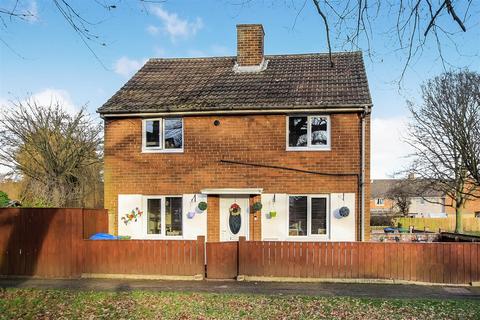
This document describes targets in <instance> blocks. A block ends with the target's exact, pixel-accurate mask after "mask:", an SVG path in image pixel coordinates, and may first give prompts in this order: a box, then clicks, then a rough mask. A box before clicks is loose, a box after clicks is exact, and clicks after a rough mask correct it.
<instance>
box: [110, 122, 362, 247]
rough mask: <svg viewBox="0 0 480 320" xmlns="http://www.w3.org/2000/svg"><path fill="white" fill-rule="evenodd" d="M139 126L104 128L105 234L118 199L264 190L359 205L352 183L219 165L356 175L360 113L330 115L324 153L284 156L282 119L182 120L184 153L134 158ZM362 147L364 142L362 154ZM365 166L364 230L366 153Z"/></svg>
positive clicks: (349, 179) (138, 148)
mask: <svg viewBox="0 0 480 320" xmlns="http://www.w3.org/2000/svg"><path fill="white" fill-rule="evenodd" d="M214 120H219V121H220V125H219V126H214V124H213V122H214ZM369 121H370V120H369V118H367V123H369ZM141 127H142V125H141V119H140V118H130V119H107V120H106V123H105V207H106V208H107V209H109V212H110V213H111V214H112V219H111V226H112V229H113V230H111V231H114V232H116V230H117V229H116V228H117V226H116V223H117V222H116V220H117V219H116V218H114V215H115V214H116V209H117V194H156V195H168V194H183V193H197V192H199V191H200V190H201V189H203V188H263V190H264V193H334V192H352V193H356V194H357V196H356V197H357V201H358V184H357V178H356V177H353V176H348V177H340V176H322V175H316V174H309V173H301V172H295V171H287V170H279V169H271V168H261V167H251V166H244V165H236V164H225V163H221V162H220V160H222V159H223V160H234V161H240V162H248V163H257V164H263V165H274V166H284V167H289V168H296V169H302V170H311V171H318V172H329V173H359V172H360V115H359V114H355V113H349V114H332V115H331V146H332V148H331V151H315V152H312V151H285V148H286V119H285V115H251V116H192V117H185V118H184V153H141V145H142V141H141V139H142V134H141ZM367 129H369V125H367ZM368 131H369V130H367V132H368ZM369 147H370V143H369V135H367V150H370V149H369ZM366 160H367V162H366V164H367V171H366V173H367V174H366V182H367V187H368V188H367V192H366V194H365V196H366V199H367V202H366V205H365V209H366V211H367V215H366V217H365V225H366V226H368V225H369V223H368V221H370V218H369V205H368V199H370V193H369V181H370V177H369V172H370V170H369V163H370V156H369V152H367V159H366ZM209 200H210V199H209ZM209 209H210V203H209ZM209 211H210V210H209ZM357 212H360V211H359V208H358V207H357ZM357 216H358V217H359V216H360V215H359V214H357ZM258 221H260V220H259V219H258ZM357 238H358V232H357Z"/></svg>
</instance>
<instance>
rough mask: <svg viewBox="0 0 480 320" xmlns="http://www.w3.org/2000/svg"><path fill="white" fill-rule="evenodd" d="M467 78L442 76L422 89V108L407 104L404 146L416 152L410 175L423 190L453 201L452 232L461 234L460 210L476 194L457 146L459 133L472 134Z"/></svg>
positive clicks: (467, 74) (466, 74)
mask: <svg viewBox="0 0 480 320" xmlns="http://www.w3.org/2000/svg"><path fill="white" fill-rule="evenodd" d="M470 78H471V73H470V72H469V71H459V72H447V73H443V74H441V75H440V76H437V77H435V78H433V79H431V80H429V81H427V82H426V83H424V84H423V85H422V98H423V103H422V104H421V105H418V106H416V105H414V104H413V103H409V109H410V112H411V116H412V122H411V124H410V125H409V132H408V134H409V137H408V138H407V139H406V142H407V143H409V144H410V145H411V146H412V147H413V148H414V150H415V152H414V154H413V155H412V157H413V164H412V167H411V168H410V169H409V171H410V172H413V173H414V174H415V175H416V176H418V177H419V178H421V179H422V185H423V187H424V188H425V189H430V190H437V191H440V192H443V193H444V194H446V195H448V196H449V197H450V198H451V199H452V200H453V203H451V204H446V205H451V206H453V207H454V208H455V213H456V224H455V232H462V230H463V228H462V208H463V206H464V204H465V202H466V201H467V200H469V199H470V198H472V197H474V196H475V194H476V192H477V191H478V186H476V185H475V184H472V183H471V181H470V180H469V173H468V170H467V168H466V167H465V159H464V154H463V152H462V150H461V149H460V148H459V142H458V137H459V136H461V134H462V131H464V130H465V131H468V132H470V131H472V130H473V124H474V121H473V119H472V118H473V117H474V113H473V112H472V111H473V110H472V109H471V108H472V104H471V103H469V101H471V100H469V99H466V97H468V96H469V91H470V90H471V86H469V85H468V83H469V80H468V79H470ZM465 128H466V129H465Z"/></svg>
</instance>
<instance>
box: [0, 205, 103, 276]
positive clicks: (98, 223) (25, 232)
mask: <svg viewBox="0 0 480 320" xmlns="http://www.w3.org/2000/svg"><path fill="white" fill-rule="evenodd" d="M85 212H87V213H85ZM85 214H89V215H90V216H91V217H92V218H93V220H95V222H94V223H90V225H92V226H93V227H89V226H87V227H86V229H87V230H89V228H90V230H94V229H96V228H102V224H103V223H104V221H107V219H108V216H107V213H106V210H103V209H102V210H94V209H91V210H87V209H81V208H1V209H0V274H1V275H10V276H37V277H45V278H49V277H55V278H71V277H79V276H80V275H81V272H82V262H83V254H82V253H83V250H82V248H83V247H82V238H83V234H84V230H85V228H84V222H87V221H89V220H88V219H84V215H85ZM87 223H88V222H87Z"/></svg>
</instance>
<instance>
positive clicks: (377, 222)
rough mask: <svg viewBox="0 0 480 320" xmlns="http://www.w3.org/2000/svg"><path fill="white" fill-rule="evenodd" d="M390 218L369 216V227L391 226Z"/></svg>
mask: <svg viewBox="0 0 480 320" xmlns="http://www.w3.org/2000/svg"><path fill="white" fill-rule="evenodd" d="M392 218H393V217H392V216H371V217H370V225H371V226H392V225H393V221H392V220H393V219H392Z"/></svg>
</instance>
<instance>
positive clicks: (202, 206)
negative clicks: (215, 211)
mask: <svg viewBox="0 0 480 320" xmlns="http://www.w3.org/2000/svg"><path fill="white" fill-rule="evenodd" d="M207 207H208V205H207V203H206V202H205V201H202V202H200V203H199V204H198V210H200V211H205V210H207Z"/></svg>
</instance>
